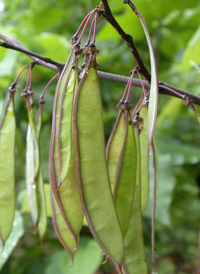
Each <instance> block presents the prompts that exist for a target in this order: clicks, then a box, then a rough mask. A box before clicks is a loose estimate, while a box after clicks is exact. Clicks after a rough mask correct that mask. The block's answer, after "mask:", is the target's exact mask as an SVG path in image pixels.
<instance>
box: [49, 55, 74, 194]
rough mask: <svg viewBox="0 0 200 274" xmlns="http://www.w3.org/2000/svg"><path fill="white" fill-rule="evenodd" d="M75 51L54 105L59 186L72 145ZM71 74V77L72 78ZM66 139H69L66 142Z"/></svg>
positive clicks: (55, 166)
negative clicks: (73, 64) (73, 65)
mask: <svg viewBox="0 0 200 274" xmlns="http://www.w3.org/2000/svg"><path fill="white" fill-rule="evenodd" d="M74 57H75V56H74V53H73V52H71V53H70V56H69V58H68V60H67V63H66V65H65V67H64V69H63V71H62V73H61V75H60V77H59V80H58V84H57V87H56V93H55V98H54V106H53V117H52V134H51V142H52V146H53V148H52V153H53V166H54V172H55V182H54V184H55V186H54V188H56V189H57V188H59V187H60V185H61V184H62V181H63V180H64V178H65V177H66V174H67V170H68V165H69V159H70V150H71V148H70V146H71V141H69V140H71V128H72V122H71V117H70V116H71V113H72V105H73V97H74V88H75V82H76V78H77V75H76V74H77V70H76V69H75V70H72V68H71V66H72V63H73V61H74ZM70 74H72V75H71V79H69V78H70ZM66 140H68V141H67V142H66Z"/></svg>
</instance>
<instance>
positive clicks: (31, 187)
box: [25, 124, 38, 227]
mask: <svg viewBox="0 0 200 274" xmlns="http://www.w3.org/2000/svg"><path fill="white" fill-rule="evenodd" d="M25 177H26V193H27V199H28V205H29V209H30V213H31V217H32V220H33V223H34V226H35V227H36V226H37V220H38V206H37V194H36V178H35V157H34V143H33V136H32V130H31V126H30V124H29V125H28V130H27V135H26V168H25ZM36 177H37V176H36Z"/></svg>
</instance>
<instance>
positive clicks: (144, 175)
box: [140, 105, 149, 212]
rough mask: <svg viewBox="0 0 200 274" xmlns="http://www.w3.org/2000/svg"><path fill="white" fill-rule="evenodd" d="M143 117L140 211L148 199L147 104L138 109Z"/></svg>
mask: <svg viewBox="0 0 200 274" xmlns="http://www.w3.org/2000/svg"><path fill="white" fill-rule="evenodd" d="M140 117H141V118H142V119H143V129H142V131H141V133H140V152H141V206H142V212H144V210H145V209H146V207H147V205H148V201H149V139H148V127H147V125H148V118H147V117H148V110H147V105H145V106H143V107H142V108H141V110H140Z"/></svg>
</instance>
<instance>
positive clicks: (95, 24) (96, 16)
mask: <svg viewBox="0 0 200 274" xmlns="http://www.w3.org/2000/svg"><path fill="white" fill-rule="evenodd" d="M97 18H98V14H97V13H96V15H95V17H94V31H93V39H92V44H93V45H94V44H95V39H96V31H97Z"/></svg>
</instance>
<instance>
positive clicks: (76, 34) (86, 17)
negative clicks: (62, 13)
mask: <svg viewBox="0 0 200 274" xmlns="http://www.w3.org/2000/svg"><path fill="white" fill-rule="evenodd" d="M91 13H92V11H91V12H89V13H88V15H86V16H85V18H84V19H83V21H82V22H81V24H80V26H79V27H78V30H77V32H76V33H75V34H74V35H73V37H77V36H78V34H79V32H80V30H81V28H82V26H83V24H84V23H85V21H86V20H87V19H88V17H89V16H90V14H91Z"/></svg>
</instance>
